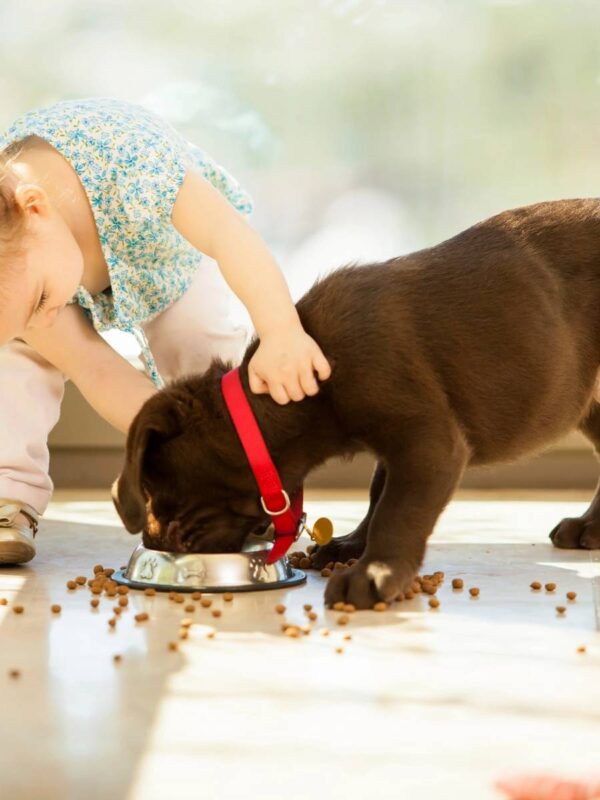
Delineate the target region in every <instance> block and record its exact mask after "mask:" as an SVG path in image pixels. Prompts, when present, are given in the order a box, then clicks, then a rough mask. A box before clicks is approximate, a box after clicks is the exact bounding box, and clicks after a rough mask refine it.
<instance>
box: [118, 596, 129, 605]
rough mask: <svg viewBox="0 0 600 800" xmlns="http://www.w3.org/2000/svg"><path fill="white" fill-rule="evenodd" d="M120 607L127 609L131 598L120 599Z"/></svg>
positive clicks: (122, 597)
mask: <svg viewBox="0 0 600 800" xmlns="http://www.w3.org/2000/svg"><path fill="white" fill-rule="evenodd" d="M119 605H120V606H121V607H122V608H125V606H127V605H129V598H128V597H127V596H126V595H122V596H121V597H119Z"/></svg>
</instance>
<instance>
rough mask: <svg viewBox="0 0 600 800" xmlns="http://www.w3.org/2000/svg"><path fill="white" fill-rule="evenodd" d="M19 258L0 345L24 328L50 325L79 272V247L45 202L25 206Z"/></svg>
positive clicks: (77, 280)
mask: <svg viewBox="0 0 600 800" xmlns="http://www.w3.org/2000/svg"><path fill="white" fill-rule="evenodd" d="M19 261H20V263H19V264H18V265H16V266H17V269H16V270H15V274H14V275H13V277H12V278H10V281H11V283H12V285H10V286H9V287H7V288H8V290H9V293H10V295H12V302H10V303H9V304H8V305H5V308H4V309H3V313H2V314H1V315H0V345H2V344H5V343H6V342H7V341H10V339H14V338H20V337H23V335H24V334H25V333H26V331H27V330H28V329H32V328H50V327H52V325H53V324H54V323H55V321H56V319H57V317H58V315H59V314H60V313H61V311H62V310H63V309H64V308H65V305H66V304H67V301H68V300H70V299H71V298H72V297H73V295H74V294H75V292H76V291H77V287H78V286H79V285H80V283H81V278H82V275H83V256H82V253H81V249H80V247H79V245H78V244H77V242H76V241H75V238H74V236H73V234H72V233H71V231H70V229H69V227H68V226H67V224H66V223H65V221H64V220H63V218H62V217H61V215H60V214H59V213H58V212H57V211H56V209H54V208H53V207H52V206H51V205H49V204H46V205H45V206H44V207H43V209H42V210H41V211H40V210H38V211H35V210H31V208H28V233H27V235H26V239H25V246H24V253H23V254H22V255H21V256H19ZM42 293H43V295H44V299H43V304H41V300H42Z"/></svg>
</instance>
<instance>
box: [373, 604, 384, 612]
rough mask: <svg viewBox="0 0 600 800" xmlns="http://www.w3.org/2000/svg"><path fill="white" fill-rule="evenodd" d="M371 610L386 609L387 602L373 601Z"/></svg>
mask: <svg viewBox="0 0 600 800" xmlns="http://www.w3.org/2000/svg"><path fill="white" fill-rule="evenodd" d="M373 611H387V603H384V602H380V603H375V605H374V606H373Z"/></svg>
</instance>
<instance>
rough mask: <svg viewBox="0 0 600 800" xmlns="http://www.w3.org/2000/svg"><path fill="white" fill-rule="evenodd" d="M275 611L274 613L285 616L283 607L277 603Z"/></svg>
mask: <svg viewBox="0 0 600 800" xmlns="http://www.w3.org/2000/svg"><path fill="white" fill-rule="evenodd" d="M275 611H276V612H277V613H278V614H285V606H284V605H283V604H282V603H278V604H277V605H276V606H275Z"/></svg>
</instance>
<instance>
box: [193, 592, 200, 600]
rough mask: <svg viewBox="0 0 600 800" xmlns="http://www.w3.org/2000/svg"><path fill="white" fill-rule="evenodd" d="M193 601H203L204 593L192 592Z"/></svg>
mask: <svg viewBox="0 0 600 800" xmlns="http://www.w3.org/2000/svg"><path fill="white" fill-rule="evenodd" d="M192 600H202V592H192Z"/></svg>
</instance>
